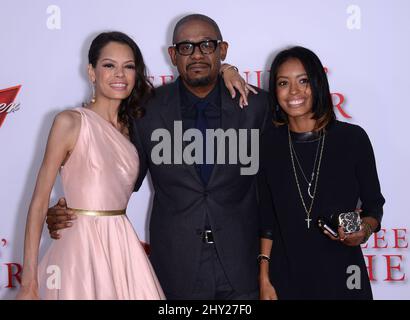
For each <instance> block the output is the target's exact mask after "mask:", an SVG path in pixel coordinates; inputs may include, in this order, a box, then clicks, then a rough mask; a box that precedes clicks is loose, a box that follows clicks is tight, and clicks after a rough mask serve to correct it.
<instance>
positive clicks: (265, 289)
mask: <svg viewBox="0 0 410 320" xmlns="http://www.w3.org/2000/svg"><path fill="white" fill-rule="evenodd" d="M271 250H272V240H271V239H267V238H261V254H260V255H259V256H260V257H262V259H258V260H259V298H260V299H261V300H277V299H278V296H277V294H276V291H275V288H274V287H273V285H272V283H271V282H270V278H269V260H270V253H271Z"/></svg>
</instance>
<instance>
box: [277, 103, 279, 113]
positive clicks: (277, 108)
mask: <svg viewBox="0 0 410 320" xmlns="http://www.w3.org/2000/svg"><path fill="white" fill-rule="evenodd" d="M276 112H279V105H278V104H277V105H276Z"/></svg>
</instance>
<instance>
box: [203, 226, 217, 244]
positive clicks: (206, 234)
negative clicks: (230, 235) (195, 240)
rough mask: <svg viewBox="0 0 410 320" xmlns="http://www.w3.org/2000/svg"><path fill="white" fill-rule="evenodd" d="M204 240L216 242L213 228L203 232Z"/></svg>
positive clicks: (208, 242)
mask: <svg viewBox="0 0 410 320" xmlns="http://www.w3.org/2000/svg"><path fill="white" fill-rule="evenodd" d="M202 242H203V243H207V244H213V243H215V242H214V235H213V233H212V230H210V229H205V230H204V231H203V232H202Z"/></svg>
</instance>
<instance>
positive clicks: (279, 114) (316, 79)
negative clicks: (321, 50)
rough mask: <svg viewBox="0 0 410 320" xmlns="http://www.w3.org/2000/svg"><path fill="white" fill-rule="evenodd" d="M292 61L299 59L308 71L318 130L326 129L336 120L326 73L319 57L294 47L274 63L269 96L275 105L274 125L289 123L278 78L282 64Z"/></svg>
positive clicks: (281, 54) (279, 56) (280, 55)
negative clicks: (278, 88) (279, 97)
mask: <svg viewBox="0 0 410 320" xmlns="http://www.w3.org/2000/svg"><path fill="white" fill-rule="evenodd" d="M290 59H298V60H299V61H300V62H301V63H302V64H303V67H304V68H305V70H306V73H307V76H308V79H309V85H310V88H311V91H312V98H313V106H312V112H313V117H312V118H313V119H315V120H317V122H316V128H315V129H316V130H320V129H323V128H325V127H326V126H327V125H328V124H330V123H332V122H333V121H334V120H336V115H335V112H334V108H333V102H332V96H331V94H330V89H329V82H328V80H327V76H326V72H325V70H324V68H323V65H322V63H321V62H320V59H319V58H318V56H317V55H316V54H315V53H314V52H312V51H311V50H309V49H306V48H304V47H299V46H297V47H292V48H289V49H286V50H283V51H281V52H279V53H278V55H277V56H276V57H275V59H274V60H273V62H272V65H271V68H270V78H269V94H270V95H271V98H272V101H273V103H274V108H275V110H274V123H275V124H276V125H283V124H287V123H288V117H287V115H286V113H285V112H284V111H283V110H282V108H281V107H280V105H279V102H278V98H277V95H276V78H277V75H278V70H279V68H280V66H281V65H282V64H284V63H285V62H286V61H288V60H290Z"/></svg>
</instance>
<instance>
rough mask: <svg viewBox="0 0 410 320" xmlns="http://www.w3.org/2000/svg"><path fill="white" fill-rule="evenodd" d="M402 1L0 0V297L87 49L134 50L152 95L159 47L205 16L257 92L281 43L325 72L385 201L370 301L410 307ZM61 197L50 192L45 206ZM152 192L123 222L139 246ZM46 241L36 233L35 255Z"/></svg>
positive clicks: (159, 72)
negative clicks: (193, 18)
mask: <svg viewBox="0 0 410 320" xmlns="http://www.w3.org/2000/svg"><path fill="white" fill-rule="evenodd" d="M409 12H410V2H409V1H408V0H392V1H382V0H354V1H353V0H333V1H322V0H309V1H302V0H287V1H277V0H260V1H244V0H235V1H234V0H224V1H217V0H208V1H202V2H193V1H187V0H179V1H173V2H169V1H165V0H151V1H132V0H117V1H108V0H87V1H69V0H53V1H51V0H50V1H46V0H36V1H30V0H1V1H0V13H1V19H0V43H1V49H0V57H1V59H0V65H1V67H0V150H1V151H0V154H1V156H0V217H1V218H0V298H3V299H12V298H13V297H14V296H15V294H16V292H17V290H16V287H18V285H19V284H18V280H19V275H20V273H19V272H20V270H21V269H20V268H21V262H22V250H23V240H24V227H25V220H26V215H27V209H28V206H29V203H30V199H31V195H32V192H33V188H34V183H35V179H36V175H37V171H38V169H39V166H40V163H41V160H42V156H43V152H44V147H45V143H46V139H47V135H48V131H49V129H50V126H51V123H52V120H53V118H54V116H55V115H56V114H57V113H58V112H59V111H61V110H63V109H65V108H70V107H75V106H79V105H81V103H82V102H83V101H88V100H89V99H90V91H91V90H90V89H91V88H90V85H89V83H88V81H87V73H86V67H87V51H88V47H89V45H90V42H91V40H92V39H93V37H95V35H96V34H98V33H99V32H101V31H105V30H120V31H123V32H125V33H127V34H129V35H130V36H132V37H133V38H134V39H135V40H136V42H137V43H138V45H139V46H140V48H141V50H142V52H143V55H144V57H145V60H146V63H147V65H148V67H149V73H150V75H151V77H152V80H153V82H154V84H155V85H157V86H158V85H161V84H163V83H165V82H168V81H171V80H172V77H173V75H175V72H176V71H175V70H174V69H173V68H172V66H171V64H170V61H169V59H168V54H167V47H168V45H170V44H171V34H172V29H173V26H174V24H175V22H176V21H177V20H178V19H179V18H180V17H181V16H183V15H185V14H189V13H203V14H206V15H209V16H210V17H212V18H214V19H215V20H216V21H217V23H218V24H219V26H220V28H221V31H222V33H223V36H224V38H225V39H226V40H227V41H228V42H229V44H230V47H229V53H228V58H227V61H228V62H230V63H232V64H234V65H236V66H238V67H239V69H240V71H241V73H242V75H243V76H244V77H245V78H246V79H247V80H248V82H249V83H251V84H254V85H257V86H259V87H262V88H265V89H266V88H267V85H266V84H267V76H268V69H269V65H270V63H271V61H272V59H273V57H274V55H275V53H276V52H278V50H280V49H282V48H284V47H286V46H290V45H303V46H306V47H308V48H311V49H312V50H313V51H315V52H316V53H317V54H318V55H319V57H320V58H321V60H322V62H323V64H324V65H325V66H326V68H327V74H328V77H329V81H330V85H331V90H332V92H333V101H334V105H335V109H336V114H337V116H338V119H339V120H342V121H347V122H351V123H355V124H359V125H360V126H362V127H363V128H364V129H365V130H366V131H367V133H368V135H369V136H370V139H371V140H372V143H373V147H374V151H375V155H376V160H377V167H378V171H379V178H380V181H381V186H382V192H383V194H384V196H385V198H386V205H385V216H384V221H383V228H382V230H381V231H380V232H379V233H378V234H377V235H375V236H373V237H372V238H371V239H370V240H369V242H368V244H367V246H366V247H364V248H363V250H364V253H365V255H366V260H367V265H368V271H369V275H370V278H371V280H372V287H373V291H374V296H375V298H376V299H409V298H410V287H409V284H408V278H409V276H410V267H409V261H408V260H409V257H410V255H409V248H408V243H409V237H410V235H409V230H408V229H409V226H410V212H409V205H408V199H409V196H408V190H409V187H408V184H409V182H410V170H409V163H410V143H409V138H408V131H409V122H408V121H409V119H410V108H409V107H408V105H409V103H408V101H407V100H408V97H407V95H408V92H409V80H408V79H409V75H410V62H409V57H408V52H409V50H410V43H409V41H408V35H409V33H410V22H409V19H408V13H409ZM62 194H63V192H62V188H61V183H60V181H57V182H56V185H55V187H54V190H53V193H52V199H51V203H54V202H55V200H56V199H57V198H58V197H59V196H61V195H62ZM151 194H152V187H151V185H150V182H149V180H147V179H146V181H145V182H144V185H143V188H142V190H141V191H140V192H138V193H135V194H134V195H133V197H132V199H131V203H130V206H129V209H128V215H129V217H130V219H131V221H132V223H133V225H134V226H135V229H136V231H137V232H138V234H139V236H140V238H141V239H142V240H144V241H148V238H149V235H148V231H147V230H148V219H149V209H150V202H151V200H152V199H151V198H152V197H151ZM49 242H50V239H49V237H48V235H47V233H46V232H44V233H43V241H42V245H41V252H42V253H44V249H45V248H47V246H48V244H49Z"/></svg>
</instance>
